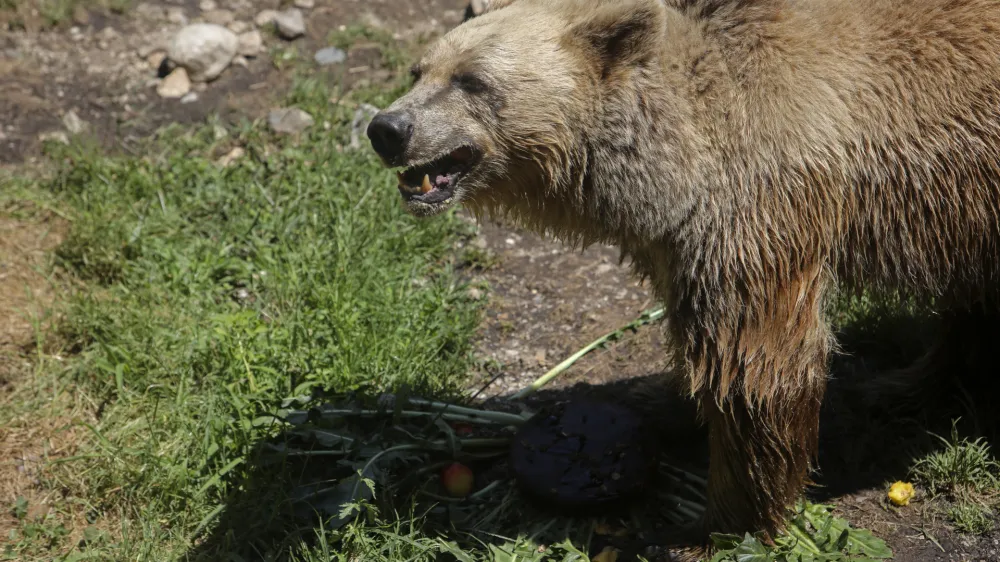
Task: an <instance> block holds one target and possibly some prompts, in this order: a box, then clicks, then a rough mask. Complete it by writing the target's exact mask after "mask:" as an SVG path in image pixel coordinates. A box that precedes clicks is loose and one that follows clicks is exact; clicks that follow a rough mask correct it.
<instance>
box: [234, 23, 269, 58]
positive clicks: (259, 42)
mask: <svg viewBox="0 0 1000 562" xmlns="http://www.w3.org/2000/svg"><path fill="white" fill-rule="evenodd" d="M263 49H264V37H263V36H262V35H261V34H260V32H259V31H257V30H256V29H254V30H252V31H247V32H246V33H241V34H240V36H239V46H238V47H237V48H236V52H237V53H239V54H241V55H243V56H245V57H255V56H257V55H258V54H260V52H261V51H262V50H263Z"/></svg>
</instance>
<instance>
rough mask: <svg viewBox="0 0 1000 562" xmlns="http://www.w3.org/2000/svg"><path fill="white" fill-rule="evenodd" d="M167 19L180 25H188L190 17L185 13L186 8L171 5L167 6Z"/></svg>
mask: <svg viewBox="0 0 1000 562" xmlns="http://www.w3.org/2000/svg"><path fill="white" fill-rule="evenodd" d="M167 21H169V22H170V23H176V24H178V25H186V24H187V22H188V18H187V15H186V14H185V13H184V8H181V7H180V6H170V7H169V8H167Z"/></svg>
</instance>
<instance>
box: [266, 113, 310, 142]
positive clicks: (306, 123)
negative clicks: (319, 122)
mask: <svg viewBox="0 0 1000 562" xmlns="http://www.w3.org/2000/svg"><path fill="white" fill-rule="evenodd" d="M267 124H268V126H270V127H271V130H272V131H274V132H275V133H279V134H285V135H293V134H296V133H301V132H302V131H304V130H306V129H308V128H309V127H311V126H312V124H313V117H312V115H309V114H308V113H306V112H305V111H302V110H301V109H299V108H297V107H286V108H282V109H275V110H272V111H271V112H270V113H269V114H268V115H267Z"/></svg>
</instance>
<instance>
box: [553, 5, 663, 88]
mask: <svg viewBox="0 0 1000 562" xmlns="http://www.w3.org/2000/svg"><path fill="white" fill-rule="evenodd" d="M588 4H589V3H588ZM665 10H666V9H665V7H664V5H663V0H611V1H599V2H593V3H592V4H591V5H590V7H588V8H587V9H585V10H583V12H582V15H581V16H580V19H579V20H578V21H577V22H576V23H575V24H573V25H572V27H571V31H570V36H571V37H573V38H574V39H576V40H581V41H583V42H584V43H585V44H586V45H587V46H588V48H589V51H590V53H591V54H593V55H594V56H595V57H596V61H597V62H598V64H599V65H600V66H601V75H602V77H607V76H608V75H609V74H611V73H612V72H613V71H614V69H616V68H621V67H624V66H632V65H635V64H639V63H642V62H645V61H647V60H649V59H650V58H652V57H653V56H654V55H655V54H656V53H657V51H658V50H659V49H660V48H661V47H662V45H663V41H664V38H665V35H666V26H667V21H666V11H665Z"/></svg>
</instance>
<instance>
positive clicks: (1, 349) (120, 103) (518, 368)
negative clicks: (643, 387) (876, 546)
mask: <svg viewBox="0 0 1000 562" xmlns="http://www.w3.org/2000/svg"><path fill="white" fill-rule="evenodd" d="M215 3H216V4H217V5H218V7H219V8H225V9H228V10H231V11H232V12H233V14H234V17H235V19H236V20H238V21H244V22H251V21H252V20H253V18H254V16H255V14H257V13H259V12H260V11H261V10H263V9H274V8H278V7H279V4H280V0H219V1H217V2H215ZM466 8H467V0H410V1H401V0H317V1H316V5H315V7H313V8H311V9H308V10H304V11H305V12H306V29H307V31H306V35H305V36H304V37H302V38H299V39H297V40H295V41H291V42H289V41H283V40H280V39H278V38H276V37H274V36H271V35H266V36H265V50H266V51H267V50H271V49H287V48H294V49H297V50H298V51H299V52H300V53H303V54H304V55H305V56H308V57H311V56H312V53H313V52H315V50H316V49H318V48H319V47H322V46H325V45H326V37H327V36H328V34H329V32H330V31H332V30H335V29H338V28H339V27H340V26H344V25H349V24H352V23H356V22H363V23H367V24H369V25H374V26H380V27H383V28H386V29H388V30H390V31H392V32H393V33H394V34H395V37H396V38H397V39H399V40H400V41H408V40H413V39H419V38H422V37H429V36H434V35H435V34H439V33H441V32H443V31H445V30H447V29H448V28H450V27H453V26H455V25H458V24H459V23H460V22H461V21H462V19H463V17H464V14H465V11H466ZM203 17H204V16H203V12H202V10H201V8H200V7H199V2H198V1H197V0H171V1H149V2H141V3H138V4H135V5H133V6H132V7H131V8H130V9H128V10H126V11H125V12H124V13H123V14H111V13H107V12H102V11H92V12H89V13H88V12H85V11H78V13H76V14H75V15H74V17H73V19H72V21H68V22H66V23H64V24H63V25H61V26H57V27H56V28H55V29H49V30H46V31H38V30H37V29H34V28H33V26H30V25H28V26H25V27H26V29H20V30H16V31H14V30H2V29H0V166H6V167H15V166H19V165H21V164H22V163H26V162H27V163H30V162H32V161H37V159H38V158H39V154H40V152H39V151H40V147H41V141H42V139H43V138H45V137H46V136H49V137H51V136H52V135H53V134H54V133H55V134H59V133H60V132H61V131H62V132H65V130H66V129H67V126H68V125H70V123H68V118H67V117H66V116H67V114H69V113H72V114H74V115H75V116H77V117H79V118H80V120H82V121H83V122H84V123H85V125H84V128H85V129H86V130H87V131H89V133H90V134H91V135H92V136H93V137H94V138H96V139H97V140H98V141H100V142H101V143H102V144H103V145H105V146H107V147H109V148H112V149H115V150H129V147H130V146H131V144H132V143H133V142H135V141H136V140H137V139H139V138H141V137H142V136H144V135H148V134H149V133H150V132H152V131H153V130H155V129H156V128H157V127H159V126H161V125H164V124H167V123H174V122H177V123H187V122H196V121H199V120H202V119H204V118H205V117H207V116H209V115H213V114H218V115H220V116H221V117H222V118H223V119H229V120H238V119H241V118H247V119H259V118H261V117H263V116H264V115H265V114H266V113H267V111H268V110H269V109H271V108H273V107H275V105H274V103H275V100H276V99H277V96H279V95H280V94H281V93H282V92H283V91H284V89H286V88H287V87H288V86H289V85H290V78H289V76H288V75H287V70H284V69H282V68H278V67H277V66H276V65H275V64H274V63H273V58H272V56H271V55H270V54H268V53H267V52H265V53H262V54H261V55H260V56H258V57H256V58H250V59H248V60H247V61H246V65H245V67H243V66H239V65H233V66H231V67H230V68H229V69H227V70H226V71H225V72H224V73H223V75H222V76H221V77H220V78H219V79H217V80H215V81H214V82H212V83H210V84H208V85H207V86H205V87H196V88H195V92H196V94H197V99H196V100H194V101H190V102H189V103H182V102H180V101H179V100H176V99H163V98H160V97H159V96H158V95H157V94H156V92H155V85H156V81H157V79H158V68H159V63H158V58H157V57H156V54H155V53H156V51H157V49H161V50H162V48H163V47H165V45H166V43H167V41H168V40H169V38H170V37H172V35H173V34H174V33H175V32H176V31H177V30H178V29H179V28H180V27H181V26H182V25H183V23H184V22H193V21H198V20H199V19H201V18H203ZM3 21H4V20H2V19H0V24H2V22H3ZM371 48H372V47H371V46H370V45H368V46H366V45H360V46H359V47H357V48H355V49H352V50H350V51H349V52H348V58H347V61H346V62H345V63H344V67H345V68H346V69H348V72H347V74H346V76H345V78H344V79H345V80H350V81H354V82H357V81H361V80H368V81H374V82H376V83H377V82H378V81H379V80H384V79H385V78H386V74H385V72H384V71H383V70H381V69H379V68H378V67H377V65H372V64H370V60H371V57H370V56H368V55H366V52H365V49H371ZM14 217H15V214H12V213H10V212H6V213H0V319H2V320H0V387H6V388H5V390H4V392H11V391H12V389H11V388H10V387H11V386H12V385H16V380H17V378H18V377H19V376H24V375H25V372H26V371H27V370H29V369H30V365H31V364H30V361H29V360H28V356H29V355H30V349H31V342H32V340H33V335H34V328H33V326H34V324H33V318H35V312H33V311H38V310H43V309H44V307H45V304H46V303H47V302H49V300H50V299H52V298H53V295H54V292H53V290H52V285H51V283H49V282H48V280H47V278H46V276H45V274H44V272H45V271H46V269H45V267H44V263H45V259H46V258H45V256H46V252H47V251H49V250H50V249H51V248H52V247H53V246H54V245H55V244H56V243H58V241H59V239H60V233H61V229H62V227H61V225H60V223H59V221H58V220H57V218H55V217H49V218H32V219H29V220H23V219H18V218H14ZM473 244H475V246H476V247H478V248H479V249H482V250H485V251H486V253H488V254H490V255H491V256H492V257H493V263H492V264H491V265H490V266H489V267H487V268H485V269H484V270H483V271H479V272H476V273H475V275H476V277H477V278H478V279H479V280H481V281H485V282H486V283H488V285H489V292H488V294H489V304H488V311H487V319H486V321H485V322H484V324H483V326H482V328H481V332H480V334H479V335H478V342H479V343H478V350H479V353H480V355H481V356H482V357H483V358H484V360H487V362H488V363H489V365H490V367H489V369H488V372H489V376H487V375H486V374H485V373H484V378H483V381H485V380H487V379H488V378H489V377H492V376H494V375H495V376H496V377H497V378H496V380H495V381H494V382H493V383H492V384H490V385H489V386H488V387H486V388H485V389H484V390H483V393H482V394H483V395H484V396H502V395H504V394H508V393H510V392H512V391H515V390H517V389H519V388H521V387H523V386H524V385H526V384H528V383H530V382H531V381H532V380H533V379H535V378H536V377H538V376H539V375H541V374H542V373H544V372H545V371H546V370H547V369H549V368H551V367H552V366H554V365H555V364H557V363H559V362H560V361H561V360H562V359H564V358H565V357H566V356H567V355H569V354H571V353H572V352H574V351H575V350H577V349H579V348H581V347H582V346H584V345H586V344H587V343H589V342H590V341H592V340H593V339H595V338H597V337H598V336H600V335H602V334H605V333H607V332H609V331H612V330H614V329H617V328H619V327H621V326H622V325H624V324H626V323H628V322H629V321H631V320H632V319H634V318H635V317H637V316H638V315H639V314H640V313H641V312H642V311H644V310H647V309H649V308H651V307H653V306H655V305H656V303H655V301H654V300H653V298H652V296H651V294H650V292H649V289H648V287H645V286H642V285H640V284H639V283H637V282H636V281H635V280H634V279H633V278H631V276H630V275H629V273H628V270H627V269H626V268H625V267H622V266H620V265H619V264H618V253H617V251H615V250H614V249H613V248H607V247H593V248H590V249H588V250H586V251H584V252H578V251H572V250H568V249H567V248H566V247H564V246H562V245H561V244H559V243H558V242H554V241H550V240H544V239H542V238H540V237H538V236H536V235H534V234H531V233H527V232H523V231H520V230H517V229H512V228H508V227H506V226H503V225H495V224H484V225H482V227H481V229H480V235H479V237H478V238H477V239H476V240H475V241H474V242H473ZM666 359H667V355H666V350H665V349H664V344H663V338H662V336H661V335H660V330H659V328H657V327H655V326H653V327H645V328H643V329H641V330H640V331H639V333H638V334H635V335H631V336H627V337H626V338H625V339H624V340H622V341H621V342H619V343H617V344H614V345H612V346H610V347H609V348H608V349H605V350H601V351H598V352H596V353H593V354H591V355H590V356H588V357H586V358H584V359H583V360H582V361H581V362H579V363H578V364H577V365H575V366H574V367H573V368H572V369H571V370H570V371H569V372H567V373H566V374H565V375H564V376H563V377H562V378H560V379H559V380H558V381H556V382H555V383H553V385H552V390H555V391H559V390H560V389H563V390H564V389H568V388H575V389H577V390H580V389H581V386H582V387H586V386H588V385H590V386H591V388H593V387H594V386H601V385H613V384H614V383H616V382H619V381H624V380H629V379H635V378H643V379H649V380H655V377H656V376H657V375H659V374H660V373H662V372H663V371H664V369H665V368H666V363H667V362H666ZM829 410H830V415H837V412H838V410H837V409H836V408H835V407H833V406H831V407H830V408H829ZM833 427H834V429H832V430H830V431H828V432H826V436H825V438H824V445H825V446H828V447H829V449H828V450H829V451H833V452H835V454H834V453H828V454H825V455H824V457H825V458H826V459H831V458H832V457H838V456H843V455H840V454H839V453H840V452H841V451H842V450H846V449H845V448H850V447H853V446H858V444H854V443H850V442H849V441H850V438H849V436H848V434H847V433H841V434H838V433H837V432H838V431H839V429H837V427H838V426H837V424H833ZM13 431H14V429H13V428H10V427H8V428H4V429H2V430H0V438H2V444H0V454H2V455H3V457H4V458H3V459H2V460H3V465H2V466H3V467H4V472H3V473H2V474H0V480H2V481H3V485H2V486H0V493H2V494H3V497H2V498H0V502H3V503H4V505H9V504H10V503H11V502H12V501H13V498H14V497H16V496H17V494H18V493H21V492H23V491H24V490H23V489H24V488H30V486H31V472H30V470H29V469H26V468H25V466H26V463H27V464H30V463H31V462H33V460H37V455H38V454H39V449H38V447H27V446H24V445H23V443H24V442H25V441H24V440H21V438H20V437H19V438H18V442H17V443H15V442H13V438H12V437H11V436H12V435H13V433H12V432H13ZM21 437H24V436H23V435H22V436H21ZM30 437H31V438H32V439H31V440H32V441H34V442H47V441H46V438H45V437H44V436H30ZM866 441H868V442H869V443H871V441H870V440H866ZM845 442H846V443H847V444H845ZM862 444H863V443H862ZM56 448H57V449H58V447H56ZM835 461H836V459H833V464H836V462H835ZM845 470H846V469H845ZM833 472H837V470H836V468H835V469H834V470H833ZM876 472H877V473H878V474H879V475H880V476H884V478H885V479H887V481H891V479H895V478H896V477H902V476H904V475H905V471H904V472H902V473H896V474H894V475H893V474H889V473H884V472H885V471H876ZM819 483H820V484H823V478H822V477H821V478H820V479H819ZM884 485H885V481H878V479H877V478H875V479H868V480H866V481H864V485H854V486H851V485H845V486H840V491H839V492H838V493H836V494H829V495H828V497H826V498H825V500H826V501H829V502H831V503H834V504H836V505H837V506H838V509H839V511H840V512H841V513H842V514H844V515H845V516H847V517H848V518H849V519H850V520H851V521H852V522H854V523H855V524H858V525H862V526H866V527H869V528H872V529H873V530H874V531H875V532H876V533H878V534H879V535H880V536H882V537H883V538H885V539H887V540H889V541H890V543H891V546H892V547H893V549H894V550H895V552H896V559H897V560H901V561H906V562H924V561H927V562H930V561H945V560H947V561H954V562H960V561H970V562H972V561H979V560H981V561H985V560H1000V533H997V532H994V534H992V535H989V536H985V537H964V536H961V535H959V534H957V533H955V532H953V531H952V530H950V529H949V527H948V526H947V525H946V524H944V523H943V522H941V520H940V519H938V520H937V521H930V520H929V519H925V518H924V517H922V516H921V513H920V510H919V509H910V510H902V511H898V512H894V511H891V510H889V509H887V508H886V507H884V502H883V496H884ZM19 489H21V490H20V492H19ZM928 537H933V540H931V539H930V538H928ZM935 541H936V542H935Z"/></svg>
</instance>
